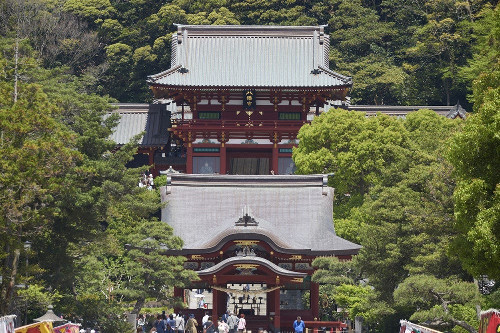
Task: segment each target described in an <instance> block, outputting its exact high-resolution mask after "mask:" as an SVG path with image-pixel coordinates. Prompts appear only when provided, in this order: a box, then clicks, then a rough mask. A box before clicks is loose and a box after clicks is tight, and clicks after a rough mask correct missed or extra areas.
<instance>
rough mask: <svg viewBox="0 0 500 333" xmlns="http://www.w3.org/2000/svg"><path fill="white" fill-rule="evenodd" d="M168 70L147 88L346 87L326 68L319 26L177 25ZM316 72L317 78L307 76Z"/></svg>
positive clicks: (340, 77) (342, 78) (326, 47)
mask: <svg viewBox="0 0 500 333" xmlns="http://www.w3.org/2000/svg"><path fill="white" fill-rule="evenodd" d="M173 39H174V40H173V43H172V46H173V47H172V65H171V68H170V69H169V70H166V71H164V72H162V73H159V74H156V75H151V76H150V77H149V83H150V84H152V85H165V86H183V87H186V86H199V87H246V88H250V87H292V88H294V87H295V88H297V87H325V88H334V87H336V86H344V87H345V86H350V85H351V84H352V81H351V78H350V77H346V76H343V75H341V74H338V73H335V72H333V71H331V70H330V69H329V68H328V53H329V38H328V36H327V35H325V34H324V32H323V27H321V26H312V27H283V26H193V25H179V26H178V32H177V33H176V34H174V35H173ZM313 70H318V72H317V73H318V74H313V73H311V71H313Z"/></svg>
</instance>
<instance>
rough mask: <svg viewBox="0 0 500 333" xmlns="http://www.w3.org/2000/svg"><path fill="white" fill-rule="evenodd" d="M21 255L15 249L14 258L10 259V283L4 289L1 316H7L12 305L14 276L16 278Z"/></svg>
mask: <svg viewBox="0 0 500 333" xmlns="http://www.w3.org/2000/svg"><path fill="white" fill-rule="evenodd" d="M20 254H21V251H20V250H19V249H16V250H15V251H14V258H13V259H12V271H11V273H10V281H9V284H8V285H7V287H6V290H5V294H4V297H3V300H2V305H1V307H2V308H1V309H0V313H1V314H2V315H7V314H9V313H10V312H11V305H12V301H11V300H12V293H13V290H14V287H15V285H16V276H17V266H18V263H19V255H20Z"/></svg>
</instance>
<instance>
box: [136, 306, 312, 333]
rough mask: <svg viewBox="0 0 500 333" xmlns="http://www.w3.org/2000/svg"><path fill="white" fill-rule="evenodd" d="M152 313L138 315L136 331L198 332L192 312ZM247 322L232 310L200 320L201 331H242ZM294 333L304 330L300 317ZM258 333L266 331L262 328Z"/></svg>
mask: <svg viewBox="0 0 500 333" xmlns="http://www.w3.org/2000/svg"><path fill="white" fill-rule="evenodd" d="M153 318H154V316H152V315H146V316H144V315H139V317H138V319H137V333H153V332H156V333H198V326H199V324H198V321H197V320H196V318H195V317H194V314H190V315H189V316H186V315H183V314H182V313H181V312H179V313H178V314H175V313H173V314H170V315H168V316H167V315H166V314H165V313H163V314H159V315H157V316H156V319H154V320H153ZM246 326H247V322H246V319H245V314H243V313H241V314H240V316H239V317H238V316H236V315H235V314H234V312H230V311H228V312H226V313H225V314H224V315H222V316H221V317H219V318H217V319H216V320H214V318H213V317H212V316H210V315H209V314H208V312H205V315H204V316H203V318H202V320H201V327H202V329H203V333H243V332H245V331H246ZM293 329H294V331H295V333H303V332H304V331H305V323H304V321H302V320H301V318H300V317H297V320H295V321H294V322H293ZM259 333H267V331H265V330H262V331H259Z"/></svg>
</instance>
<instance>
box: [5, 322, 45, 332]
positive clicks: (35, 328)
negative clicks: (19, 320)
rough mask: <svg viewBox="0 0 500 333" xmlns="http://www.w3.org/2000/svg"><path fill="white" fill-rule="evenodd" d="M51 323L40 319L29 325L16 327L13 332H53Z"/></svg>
mask: <svg viewBox="0 0 500 333" xmlns="http://www.w3.org/2000/svg"><path fill="white" fill-rule="evenodd" d="M53 332H54V331H53V329H52V323H50V322H48V321H42V322H41V323H34V324H31V325H26V326H21V327H18V328H16V330H15V333H53Z"/></svg>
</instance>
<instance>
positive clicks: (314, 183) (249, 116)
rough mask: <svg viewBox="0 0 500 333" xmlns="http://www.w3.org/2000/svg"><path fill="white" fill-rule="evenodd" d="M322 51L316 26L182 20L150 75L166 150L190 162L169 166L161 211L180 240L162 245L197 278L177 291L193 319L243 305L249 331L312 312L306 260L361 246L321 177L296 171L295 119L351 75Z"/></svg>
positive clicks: (302, 118)
mask: <svg viewBox="0 0 500 333" xmlns="http://www.w3.org/2000/svg"><path fill="white" fill-rule="evenodd" d="M328 53H329V40H328V36H327V35H325V34H324V31H323V27H322V26H317V27H276V26H183V25H179V26H178V32H177V33H176V34H174V36H173V40H172V65H171V68H170V69H168V70H166V71H164V72H162V73H159V74H156V75H152V76H150V77H149V81H148V82H149V84H150V86H151V89H152V90H153V92H154V95H155V98H156V99H157V101H158V102H159V105H158V112H159V118H161V113H162V112H164V113H167V110H169V111H168V113H170V116H171V122H170V123H169V132H170V134H171V135H170V144H171V145H170V148H169V153H173V152H175V153H177V154H180V155H181V156H182V158H183V160H182V161H185V162H182V161H181V162H180V163H178V164H176V163H172V164H173V165H172V166H173V167H174V169H176V170H179V171H183V172H184V173H165V174H167V178H168V179H167V186H166V187H163V188H162V201H163V202H166V203H167V204H166V206H165V208H163V210H162V220H163V221H165V222H166V223H168V224H169V225H170V226H171V227H172V228H173V231H174V234H175V235H177V236H179V237H181V238H182V239H183V241H184V245H183V248H182V250H176V251H174V250H168V251H167V254H169V255H182V256H185V257H186V258H187V261H186V264H185V267H186V268H189V269H193V270H195V271H196V272H197V273H198V276H199V278H200V280H199V281H194V282H193V283H192V285H191V286H188V287H186V288H185V289H176V290H175V295H176V296H179V297H182V298H183V299H184V301H185V302H186V303H187V305H188V307H189V310H183V311H184V312H185V313H186V312H189V313H195V314H196V317H197V319H198V320H200V319H201V316H202V313H203V312H204V311H205V310H206V311H209V312H211V314H212V315H214V316H220V315H222V314H223V313H225V312H226V311H234V312H235V313H237V314H238V313H245V314H246V315H247V322H248V328H249V329H252V330H253V331H256V330H257V328H262V329H266V330H272V331H280V330H284V329H285V330H286V329H291V325H292V323H293V320H295V318H296V317H297V316H298V315H300V316H302V318H303V319H304V320H318V319H320V318H318V315H319V300H318V296H319V287H318V285H317V284H315V283H312V282H311V276H312V274H313V272H314V269H313V268H312V266H311V263H312V261H313V260H314V259H315V258H316V257H318V256H337V257H339V258H340V259H343V260H350V259H351V258H352V256H353V255H355V254H357V252H358V250H359V248H360V246H359V245H356V244H353V243H351V242H348V241H346V240H344V239H342V238H340V237H338V236H336V234H335V230H334V226H333V217H332V209H333V189H331V188H329V187H328V186H327V176H323V175H308V176H298V175H291V174H292V173H293V172H294V168H295V165H294V164H293V161H292V159H291V151H292V148H293V147H294V146H296V145H297V140H296V137H297V133H298V131H299V129H300V127H301V126H302V125H303V124H305V123H307V122H309V121H310V120H311V119H312V118H313V117H314V116H316V115H318V114H319V113H321V112H322V110H323V106H324V105H325V104H326V103H327V102H328V103H331V102H332V101H338V102H339V103H342V100H343V99H344V98H345V96H346V94H347V91H348V88H349V87H350V86H351V84H352V83H351V80H350V78H348V77H345V76H343V75H340V74H337V73H335V72H333V71H331V70H330V69H329V68H328ZM162 103H163V104H167V103H170V106H168V107H166V106H161V105H162ZM172 105H175V108H172ZM162 110H163V111H162ZM160 125H161V124H160ZM160 125H158V126H160ZM158 126H157V127H158ZM158 128H159V127H158ZM158 131H159V129H158ZM159 135H160V134H159ZM174 157H176V156H174ZM307 294H308V295H309V301H307V302H306V301H304V299H305V295H307Z"/></svg>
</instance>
